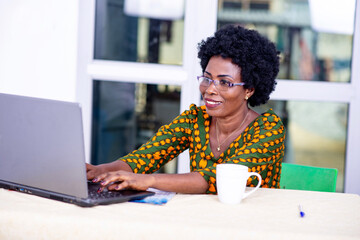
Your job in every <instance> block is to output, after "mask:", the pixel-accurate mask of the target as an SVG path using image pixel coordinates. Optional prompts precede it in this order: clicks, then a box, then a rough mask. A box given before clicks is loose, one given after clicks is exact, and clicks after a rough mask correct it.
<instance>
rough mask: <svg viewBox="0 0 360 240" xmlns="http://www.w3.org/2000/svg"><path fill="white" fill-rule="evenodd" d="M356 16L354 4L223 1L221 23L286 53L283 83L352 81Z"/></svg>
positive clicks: (295, 0) (351, 0)
mask: <svg viewBox="0 0 360 240" xmlns="http://www.w3.org/2000/svg"><path fill="white" fill-rule="evenodd" d="M334 3H335V4H336V5H335V4H334ZM354 14H355V0H349V1H324V0H313V1H311V0H309V1H306V0H301V1H299V0H283V1H270V0H219V8H218V21H217V22H218V27H221V26H222V25H224V24H228V23H237V24H241V25H243V26H245V27H248V28H252V29H256V30H258V31H259V32H260V33H261V34H263V35H265V36H267V37H268V38H269V39H270V40H271V41H273V42H274V43H275V44H276V46H277V48H278V50H279V51H280V52H281V67H280V73H279V75H278V78H279V79H299V80H309V81H329V82H349V81H350V72H351V58H352V41H353V29H354Z"/></svg>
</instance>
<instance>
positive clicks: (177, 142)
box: [120, 104, 285, 194]
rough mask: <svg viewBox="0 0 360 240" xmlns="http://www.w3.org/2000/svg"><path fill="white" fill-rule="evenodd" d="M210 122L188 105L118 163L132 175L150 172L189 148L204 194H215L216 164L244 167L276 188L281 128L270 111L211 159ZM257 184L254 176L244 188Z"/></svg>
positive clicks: (201, 111)
mask: <svg viewBox="0 0 360 240" xmlns="http://www.w3.org/2000/svg"><path fill="white" fill-rule="evenodd" d="M210 121H211V117H210V116H209V115H208V114H207V113H206V107H205V106H201V107H197V106H196V105H194V104H192V105H191V106H190V109H189V110H186V111H184V112H183V113H182V114H181V115H180V116H178V117H177V118H175V119H174V120H173V121H172V122H171V123H170V124H168V125H164V126H162V127H161V128H160V129H159V130H158V132H157V133H156V134H155V135H154V136H153V137H152V138H151V139H150V140H149V141H148V142H147V143H145V144H144V145H142V146H141V147H140V148H139V149H137V150H135V151H133V152H132V153H130V154H128V155H126V156H124V157H122V158H120V160H123V161H125V162H126V163H128V164H129V165H130V167H131V168H132V169H133V172H134V173H153V172H155V171H157V170H158V169H159V168H160V167H161V166H163V165H164V164H166V163H167V162H168V161H170V160H172V159H173V158H175V157H176V156H178V155H179V154H180V153H181V152H183V151H184V150H186V149H189V154H190V170H191V172H199V173H200V174H201V175H202V176H203V177H204V179H205V180H206V181H207V182H208V183H209V189H208V191H207V193H212V194H216V165H217V164H219V163H236V164H241V165H245V166H247V167H249V168H250V171H252V172H258V173H259V174H260V175H261V177H262V179H263V180H262V183H261V187H267V188H279V182H280V170H281V162H282V160H283V157H284V140H285V129H284V125H283V123H282V122H281V120H280V118H279V117H278V116H277V115H276V114H275V113H274V112H273V111H272V110H271V109H270V110H268V111H267V112H265V113H263V114H261V115H260V116H258V117H257V118H256V119H255V120H254V121H253V122H252V123H251V124H250V125H249V126H248V127H247V128H246V129H245V130H244V132H243V133H242V134H241V135H240V136H239V137H238V138H236V139H235V140H234V141H233V142H232V143H231V144H230V146H229V148H228V149H227V150H225V151H224V152H223V153H222V154H221V155H220V156H219V158H215V157H214V155H213V153H212V151H211V148H210V142H209V126H210ZM257 183H258V180H257V178H255V177H254V178H249V180H248V186H256V184H257Z"/></svg>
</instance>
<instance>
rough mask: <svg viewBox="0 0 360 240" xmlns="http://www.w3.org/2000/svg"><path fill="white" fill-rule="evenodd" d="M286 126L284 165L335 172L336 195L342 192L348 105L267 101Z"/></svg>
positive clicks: (257, 109) (263, 108)
mask: <svg viewBox="0 0 360 240" xmlns="http://www.w3.org/2000/svg"><path fill="white" fill-rule="evenodd" d="M268 108H273V110H274V111H275V112H276V113H277V114H278V115H279V116H280V117H281V119H282V120H283V122H284V125H285V126H286V143H285V158H284V162H290V163H295V164H302V165H310V166H318V167H329V168H337V169H338V171H339V172H338V179H337V187H336V191H338V192H343V190H344V188H343V185H344V167H345V149H346V132H347V112H348V104H345V103H324V102H305V101H269V103H268V104H266V105H264V106H262V107H257V108H255V110H256V111H257V112H258V113H261V112H264V111H265V110H267V109H268Z"/></svg>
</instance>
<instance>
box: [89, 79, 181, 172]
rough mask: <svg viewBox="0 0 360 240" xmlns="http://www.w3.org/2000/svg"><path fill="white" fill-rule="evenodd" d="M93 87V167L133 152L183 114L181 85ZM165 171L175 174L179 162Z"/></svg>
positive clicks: (104, 83)
mask: <svg viewBox="0 0 360 240" xmlns="http://www.w3.org/2000/svg"><path fill="white" fill-rule="evenodd" d="M93 87H94V88H93V89H94V92H93V119H92V148H91V149H92V157H91V162H92V163H93V164H101V163H107V162H112V161H114V160H116V159H118V158H119V157H122V156H124V155H126V154H128V153H130V152H132V151H133V150H135V149H136V148H138V147H140V146H141V145H142V144H143V143H145V142H146V141H147V140H149V138H150V137H151V136H152V135H153V134H154V133H155V132H156V131H157V130H158V129H159V127H160V126H162V125H164V124H168V123H170V122H171V121H172V120H173V119H174V118H175V117H176V116H178V115H179V112H180V87H179V86H169V85H150V84H142V83H123V82H110V81H97V80H95V81H94V84H93ZM161 171H165V172H168V173H170V172H175V171H176V160H173V161H171V162H170V163H168V164H166V165H165V167H164V169H162V170H161Z"/></svg>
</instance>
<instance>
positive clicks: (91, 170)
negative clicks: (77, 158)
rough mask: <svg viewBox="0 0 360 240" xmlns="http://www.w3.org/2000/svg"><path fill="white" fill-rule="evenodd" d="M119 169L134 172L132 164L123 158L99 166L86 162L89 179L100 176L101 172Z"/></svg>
mask: <svg viewBox="0 0 360 240" xmlns="http://www.w3.org/2000/svg"><path fill="white" fill-rule="evenodd" d="M119 170H124V171H127V172H132V169H131V168H130V166H129V165H128V164H127V163H125V162H123V161H121V160H117V161H114V162H111V163H105V164H100V165H97V166H95V165H91V164H88V163H87V164H86V176H87V179H89V180H91V179H94V178H95V177H96V176H99V175H100V174H103V173H106V172H114V171H119Z"/></svg>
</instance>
